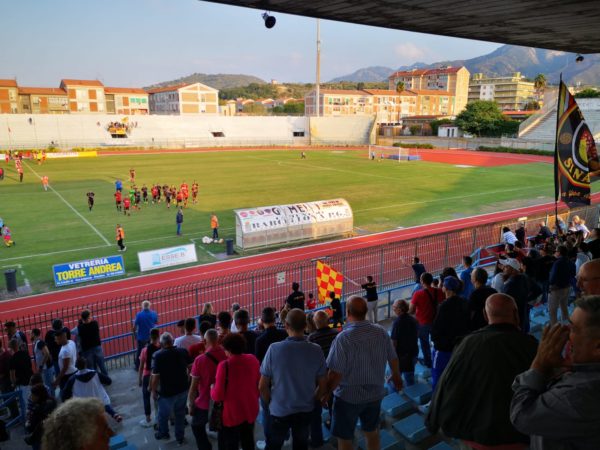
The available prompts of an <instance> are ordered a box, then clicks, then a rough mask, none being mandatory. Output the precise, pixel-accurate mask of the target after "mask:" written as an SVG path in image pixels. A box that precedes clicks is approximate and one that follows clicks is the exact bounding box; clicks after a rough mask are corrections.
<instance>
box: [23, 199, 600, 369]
mask: <svg viewBox="0 0 600 450" xmlns="http://www.w3.org/2000/svg"><path fill="white" fill-rule="evenodd" d="M551 214H552V211H547V213H545V214H537V215H535V216H531V217H528V219H527V223H526V230H527V235H535V234H537V230H538V225H539V221H540V220H546V221H547V222H548V223H549V225H550V226H551V225H552V224H553V219H554V217H553V216H552V215H551ZM569 214H570V215H571V216H572V215H575V214H577V215H579V216H580V217H581V218H582V219H585V220H586V222H587V223H588V224H589V225H591V226H596V225H597V224H598V207H597V206H590V207H585V208H579V209H575V210H572V211H570V213H569V212H565V211H563V219H567V216H569ZM517 219H518V218H517V217H515V218H514V219H513V220H510V221H504V222H494V223H488V224H484V225H480V226H477V227H470V228H464V229H457V230H455V231H452V232H449V233H443V234H437V235H431V236H426V237H421V238H416V239H410V240H405V241H399V242H395V243H392V244H385V245H377V246H373V247H369V248H365V249H360V250H353V251H348V252H341V253H336V254H333V255H323V256H322V257H321V258H319V259H321V260H325V261H326V262H327V263H328V264H330V265H331V266H332V267H334V268H335V269H336V270H338V271H340V272H341V273H343V274H344V276H345V277H346V278H349V279H352V280H356V281H362V280H364V278H365V276H367V275H372V276H374V278H375V281H376V282H377V284H378V287H379V292H380V294H381V297H382V301H381V302H380V308H381V309H382V311H383V312H384V317H385V316H387V317H389V314H390V307H389V306H390V302H391V301H392V300H394V299H395V298H398V296H399V295H404V294H405V293H406V292H407V290H406V289H405V288H406V287H407V286H412V285H413V284H414V273H413V270H412V267H411V263H412V258H413V257H414V256H419V258H420V259H421V261H422V262H423V263H424V264H425V266H426V268H427V269H428V271H430V272H432V273H439V272H440V271H441V270H442V269H443V268H444V267H448V266H452V267H458V266H459V265H460V264H461V262H462V256H464V255H470V254H474V253H477V254H479V253H478V251H479V250H480V249H482V248H485V247H487V246H490V245H493V244H495V243H498V242H499V240H500V236H501V230H502V227H504V226H509V227H511V228H512V229H514V228H515V226H516V223H517ZM315 276H316V274H315V259H299V260H298V261H296V262H294V263H289V264H282V265H277V266H269V267H266V268H263V269H260V270H253V271H247V272H242V273H237V274H233V275H226V276H221V277H215V278H212V279H209V280H204V281H200V282H196V283H192V284H182V285H179V286H177V287H171V288H166V289H157V290H152V291H147V292H144V293H141V294H135V295H130V296H123V297H118V298H113V299H110V300H102V301H98V302H91V303H89V304H88V305H86V306H85V307H83V306H77V307H65V308H60V309H56V310H54V311H52V312H50V313H49V312H44V313H37V314H31V315H28V316H23V317H14V318H13V320H15V321H17V324H18V327H19V328H20V329H21V330H27V331H28V330H31V329H32V328H40V329H41V330H42V333H45V331H46V330H48V329H49V327H50V324H51V321H52V319H55V318H61V319H63V322H64V323H65V326H68V327H75V326H76V325H77V321H78V319H79V315H80V313H81V311H82V310H83V309H85V308H87V309H90V310H91V311H92V314H93V316H94V318H95V319H96V320H98V322H99V324H100V326H101V334H102V339H103V349H104V353H105V355H106V356H107V357H108V358H109V359H111V360H113V362H112V364H116V365H127V364H130V363H131V361H132V360H133V356H132V354H133V353H134V352H135V348H136V343H135V338H134V336H133V333H132V325H133V321H134V318H135V315H136V313H137V312H138V311H139V310H140V305H141V302H142V301H144V300H148V301H150V302H151V303H152V309H154V310H156V311H157V312H158V314H159V322H160V327H161V328H162V329H163V330H166V331H170V332H176V330H175V328H176V327H175V324H176V323H177V321H178V320H180V319H183V318H186V317H197V316H198V315H199V314H200V313H201V310H202V307H203V305H204V304H205V303H207V302H210V303H212V304H213V307H214V310H215V311H223V310H229V309H230V307H231V304H232V303H239V304H240V305H241V306H242V307H243V308H246V309H247V310H248V311H249V313H250V316H251V317H252V318H255V319H256V318H257V317H260V313H261V311H262V309H263V308H264V307H266V306H274V307H277V308H279V307H281V306H282V305H283V303H284V301H285V298H286V297H287V295H288V294H289V292H290V285H291V283H292V281H297V282H299V283H300V285H301V287H302V290H303V291H304V292H305V293H306V294H308V293H310V292H313V293H314V294H315V296H316V293H317V288H316V278H315ZM356 293H362V290H361V289H360V288H357V287H356V286H354V285H353V284H351V283H344V291H343V298H347V296H349V295H352V294H356Z"/></svg>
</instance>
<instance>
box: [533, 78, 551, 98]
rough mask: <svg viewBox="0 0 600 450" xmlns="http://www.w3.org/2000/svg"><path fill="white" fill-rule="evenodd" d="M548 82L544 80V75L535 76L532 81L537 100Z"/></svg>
mask: <svg viewBox="0 0 600 450" xmlns="http://www.w3.org/2000/svg"><path fill="white" fill-rule="evenodd" d="M547 84H548V81H547V80H546V75H544V74H543V73H539V74H537V76H536V77H535V78H534V79H533V87H534V88H535V93H536V96H537V98H538V100H539V99H540V98H541V97H542V96H543V94H544V89H546V85H547Z"/></svg>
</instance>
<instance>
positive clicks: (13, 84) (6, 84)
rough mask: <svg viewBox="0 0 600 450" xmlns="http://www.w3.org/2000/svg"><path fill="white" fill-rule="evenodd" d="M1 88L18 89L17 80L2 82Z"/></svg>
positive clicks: (0, 83) (0, 81)
mask: <svg viewBox="0 0 600 450" xmlns="http://www.w3.org/2000/svg"><path fill="white" fill-rule="evenodd" d="M0 87H15V88H16V87H17V80H0Z"/></svg>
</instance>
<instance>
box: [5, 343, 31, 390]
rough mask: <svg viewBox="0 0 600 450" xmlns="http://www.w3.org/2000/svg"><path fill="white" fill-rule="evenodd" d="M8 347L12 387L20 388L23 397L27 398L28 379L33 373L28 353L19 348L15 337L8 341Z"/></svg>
mask: <svg viewBox="0 0 600 450" xmlns="http://www.w3.org/2000/svg"><path fill="white" fill-rule="evenodd" d="M8 348H9V349H10V351H11V352H12V356H11V357H10V361H9V362H8V367H9V369H10V383H11V386H12V389H13V390H15V389H17V388H20V389H21V391H22V393H23V398H24V399H25V400H27V399H28V398H29V379H30V378H31V375H33V371H32V370H31V360H30V359H29V354H28V353H27V352H26V351H25V350H22V349H20V348H19V342H18V341H17V340H16V339H12V340H10V341H9V342H8Z"/></svg>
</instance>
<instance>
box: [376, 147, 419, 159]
mask: <svg viewBox="0 0 600 450" xmlns="http://www.w3.org/2000/svg"><path fill="white" fill-rule="evenodd" d="M368 157H369V159H372V160H382V159H391V160H395V161H398V162H406V161H413V160H416V159H419V157H418V155H417V152H416V150H415V149H411V148H402V147H389V146H385V145H369V154H368Z"/></svg>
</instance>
